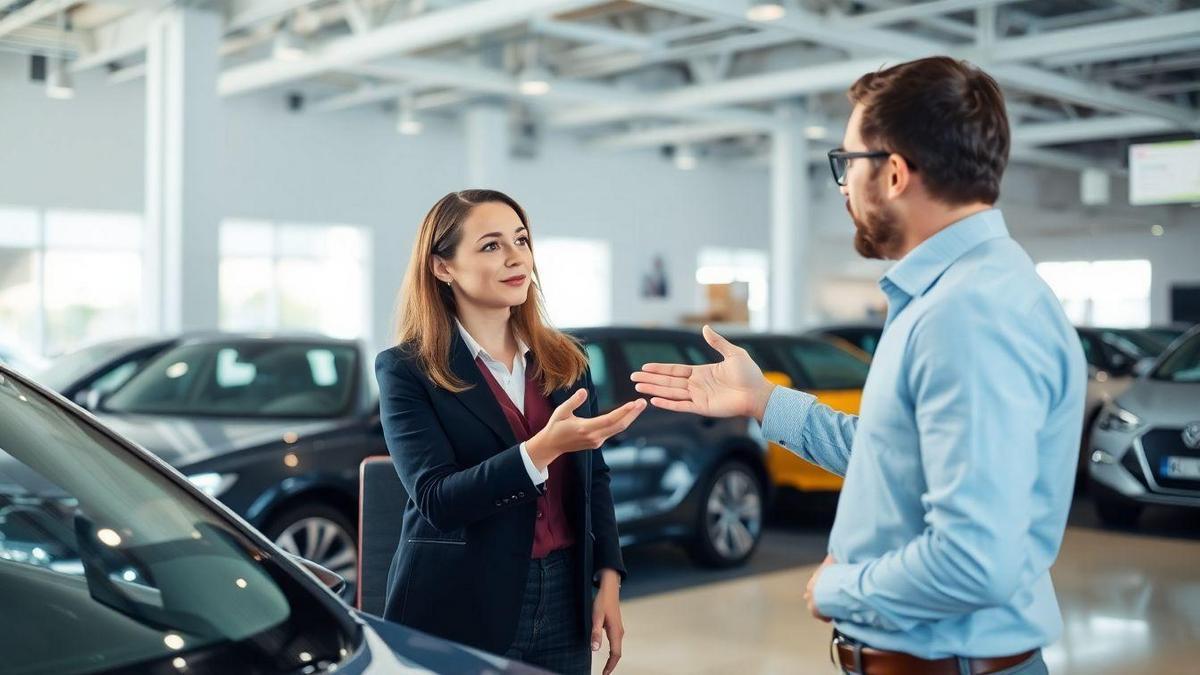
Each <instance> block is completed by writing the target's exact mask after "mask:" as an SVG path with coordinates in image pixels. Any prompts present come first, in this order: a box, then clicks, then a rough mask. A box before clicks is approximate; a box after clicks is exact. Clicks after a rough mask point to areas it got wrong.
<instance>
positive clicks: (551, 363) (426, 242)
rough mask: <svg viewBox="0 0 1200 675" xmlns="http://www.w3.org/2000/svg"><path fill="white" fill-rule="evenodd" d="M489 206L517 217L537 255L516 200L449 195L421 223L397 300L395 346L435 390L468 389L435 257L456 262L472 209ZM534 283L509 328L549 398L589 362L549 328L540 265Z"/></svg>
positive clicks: (450, 301)
mask: <svg viewBox="0 0 1200 675" xmlns="http://www.w3.org/2000/svg"><path fill="white" fill-rule="evenodd" d="M491 202H498V203H501V204H507V205H508V206H510V207H511V208H512V210H513V211H516V213H517V217H518V218H520V219H521V224H522V225H524V226H525V227H526V228H527V231H526V234H527V235H529V251H530V254H532V253H533V237H532V234H531V233H529V231H528V228H529V220H528V218H526V216H525V210H524V209H522V208H521V205H520V204H517V202H516V200H514V199H513V198H512V197H509V196H508V195H506V194H504V193H502V192H497V191H495V190H463V191H461V192H451V193H450V194H448V195H446V196H445V197H442V198H441V199H439V200H438V202H437V203H436V204H434V205H433V208H431V209H430V210H429V213H427V214H425V219H424V220H423V221H421V229H420V231H419V232H417V241H416V244H415V245H414V246H413V249H412V256H411V258H410V259H409V263H408V270H407V272H405V275H404V284H403V286H401V288H400V294H399V296H398V297H397V298H396V342H397V343H398V344H400V345H402V346H403V347H404V348H405V349H406V350H408V351H409V352H410V353H412V354H415V356H416V357H417V360H418V362H419V363H420V364H421V366H422V368H423V369H424V370H425V373H426V374H427V375H428V376H429V379H431V380H433V382H434V384H436V385H437V386H439V387H442V388H443V389H447V390H449V391H452V392H455V393H458V392H461V391H464V390H466V389H468V388H469V386H468V385H467V384H466V383H465V382H463V381H462V380H460V379H459V378H458V377H456V376H455V375H454V373H453V372H451V370H450V345H451V344H452V342H453V335H454V333H453V331H454V330H455V326H454V318H455V316H457V311H456V309H455V303H454V292H453V291H452V290H451V288H450V285H449V284H444V283H441V282H439V281H438V279H437V277H435V276H434V275H433V256H435V255H436V256H438V257H440V258H442V259H444V260H451V259H453V258H454V252H455V250H456V249H457V248H458V244H459V242H460V241H461V240H462V223H463V221H464V220H465V219H466V217H467V214H469V213H470V212H471V209H473V208H474V207H476V206H478V205H480V204H487V203H491ZM532 281H533V283H532V284H531V285H530V293H529V296H528V298H527V299H526V300H525V302H524V303H522V304H521V305H519V306H516V307H513V308H512V309H511V318H510V319H509V323H510V325H511V326H512V328H513V332H514V333H515V334H516V336H517V337H519V338H521V339H522V340H524V341H525V343H526V344H527V345H529V349H530V350H531V351H532V352H533V353H534V355H535V356H536V359H537V360H536V368H537V370H536V372H535V374H536V375H537V376H539V377H540V378H541V385H542V392H543V393H544V394H546V395H549V394H550V392H552V391H554V390H556V389H562V388H564V387H569V386H571V385H572V384H574V383H575V382H578V381H579V378H580V377H582V376H583V373H584V371H585V369H586V368H587V358H586V357H584V355H583V352H582V350H581V349H580V347H579V343H578V342H577V341H576V340H574V339H573V338H571V337H569V336H567V335H564V334H562V333H560V332H559V331H557V330H555V329H554V328H553V327H551V326H550V324H549V320H548V319H547V317H546V308H545V304H544V302H543V300H542V290H541V279H540V278H539V277H538V273H537V265H534V267H533V275H532Z"/></svg>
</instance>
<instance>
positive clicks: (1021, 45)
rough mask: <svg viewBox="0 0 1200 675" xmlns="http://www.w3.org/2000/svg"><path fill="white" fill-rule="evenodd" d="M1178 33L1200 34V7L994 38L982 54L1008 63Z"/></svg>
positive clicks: (1152, 40)
mask: <svg viewBox="0 0 1200 675" xmlns="http://www.w3.org/2000/svg"><path fill="white" fill-rule="evenodd" d="M1178 37H1192V38H1200V9H1195V10H1190V11H1184V12H1175V13H1173V14H1164V15H1162V16H1151V17H1145V18H1140V19H1122V20H1119V21H1106V22H1104V23H1101V24H1097V25H1094V26H1080V27H1079V28H1066V29H1063V30H1056V31H1051V32H1048V33H1041V34H1038V35H1028V36H1022V37H1012V38H1005V39H1003V40H997V41H996V43H995V45H993V46H992V48H991V49H989V50H987V53H986V54H985V55H984V57H983V59H982V60H983V61H986V62H987V63H1012V62H1020V61H1033V60H1037V59H1045V58H1049V57H1056V56H1063V55H1067V54H1071V53H1073V52H1081V51H1082V52H1086V51H1088V50H1094V49H1095V48H1096V45H1104V46H1105V47H1106V48H1113V47H1120V46H1123V45H1132V44H1140V43H1147V44H1153V43H1155V42H1157V41H1160V40H1170V39H1172V38H1178Z"/></svg>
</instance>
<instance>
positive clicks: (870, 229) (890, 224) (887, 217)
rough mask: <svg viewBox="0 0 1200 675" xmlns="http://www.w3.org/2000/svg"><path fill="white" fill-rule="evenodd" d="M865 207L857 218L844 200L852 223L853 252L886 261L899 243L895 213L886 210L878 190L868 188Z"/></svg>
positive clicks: (848, 201) (876, 188) (848, 202)
mask: <svg viewBox="0 0 1200 675" xmlns="http://www.w3.org/2000/svg"><path fill="white" fill-rule="evenodd" d="M868 190H869V192H868V193H867V198H866V200H865V201H866V202H867V206H866V208H865V210H864V213H863V214H862V217H861V218H859V217H858V216H857V215H855V213H854V211H853V210H851V208H850V200H849V199H847V200H846V211H847V212H848V213H849V214H850V220H852V221H854V250H855V251H858V254H859V255H861V256H862V257H864V258H870V259H873V260H886V259H888V258H889V257H890V253H891V252H892V251H894V250H896V247H897V245H899V243H900V228H899V227H898V226H897V224H896V213H895V212H894V211H893V210H892V209H890V208H888V207H887V206H886V205H885V204H884V203H883V199H882V197H881V196H880V193H879V188H878V187H876V186H874V185H872V187H870V188H868Z"/></svg>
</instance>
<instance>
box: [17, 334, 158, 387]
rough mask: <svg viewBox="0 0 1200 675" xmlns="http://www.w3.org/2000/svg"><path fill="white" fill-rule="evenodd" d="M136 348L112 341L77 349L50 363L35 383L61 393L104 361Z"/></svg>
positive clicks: (127, 341) (129, 344)
mask: <svg viewBox="0 0 1200 675" xmlns="http://www.w3.org/2000/svg"><path fill="white" fill-rule="evenodd" d="M138 346H139V345H138V343H135V342H133V341H131V340H112V341H110V342H100V343H97V344H94V345H91V346H88V347H84V348H82V349H77V350H75V351H73V352H70V353H68V354H63V355H62V356H60V357H58V358H56V359H54V360H53V361H51V362H50V365H49V366H47V367H46V368H45V369H44V370H42V371H41V372H40V373H38V374H37V375H36V377H37V381H38V382H41V383H42V384H44V385H46V386H47V387H50V388H51V389H54V390H57V391H61V390H63V389H66V388H67V387H70V386H71V385H73V384H75V383H76V382H77V381H78V380H79V378H81V377H83V376H85V375H87V374H88V373H90V372H91V371H92V370H94V369H95V368H98V367H100V365H102V364H103V363H104V362H105V361H108V360H109V359H113V358H116V357H118V356H120V355H121V354H123V353H125V352H127V351H129V350H134V349H137V348H138Z"/></svg>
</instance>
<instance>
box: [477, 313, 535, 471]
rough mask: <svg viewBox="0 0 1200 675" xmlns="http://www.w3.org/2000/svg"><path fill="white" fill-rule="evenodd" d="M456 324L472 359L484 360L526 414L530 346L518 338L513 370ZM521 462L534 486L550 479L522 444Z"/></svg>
mask: <svg viewBox="0 0 1200 675" xmlns="http://www.w3.org/2000/svg"><path fill="white" fill-rule="evenodd" d="M454 324H455V325H456V326H458V333H459V335H462V339H463V342H465V343H466V345H467V350H468V351H470V352H471V359H472V360H474V359H482V360H483V365H485V366H487V369H488V371H489V372H491V374H492V377H494V378H496V382H497V383H498V384H499V385H500V388H501V389H503V390H504V393H505V394H507V395H508V400H510V401H512V404H513V405H515V406H516V407H517V410H520V411H521V412H522V414H523V413H524V412H525V367H526V364H527V363H528V359H527V358H526V357H527V356H528V354H529V345H527V344H525V342H524V341H523V340H522V339H521V338H519V337H518V338H517V356H516V358H514V359H513V362H512V370H511V371H510V370H509V366H506V365H504V364H503V363H501V362H500V361H497V360H496V359H495V358H493V357H492V355H491V354H488V353H487V350H486V349H484V348H483V346H482V345H480V344H479V342H478V341H477V340H476V339H475V338H473V337H471V334H470V333H468V332H467V329H466V328H465V327H463V325H462V322H460V321H459V320H458V319H455V320H454ZM520 449H521V461H522V462H524V464H525V471H527V472H528V473H529V480H531V481H533V484H534V485H541V484H542V483H545V482H546V481H547V480H549V479H550V468H549V467H546V469H545V470H542V471H538V469H537V467H536V466H534V465H533V460H532V459H531V458H530V457H529V451H528V450H526V449H525V444H524V443H522V444H521V446H520Z"/></svg>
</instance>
